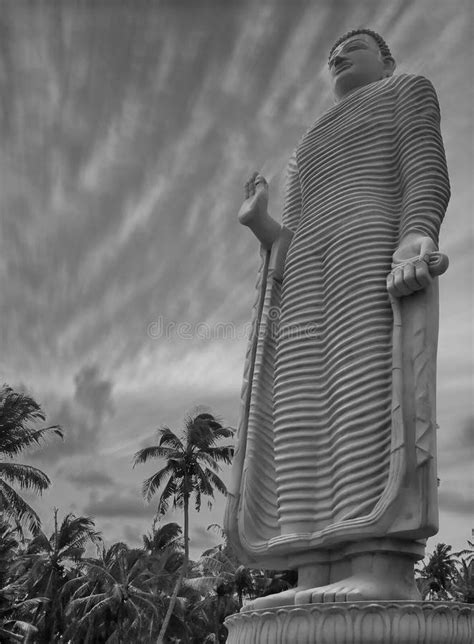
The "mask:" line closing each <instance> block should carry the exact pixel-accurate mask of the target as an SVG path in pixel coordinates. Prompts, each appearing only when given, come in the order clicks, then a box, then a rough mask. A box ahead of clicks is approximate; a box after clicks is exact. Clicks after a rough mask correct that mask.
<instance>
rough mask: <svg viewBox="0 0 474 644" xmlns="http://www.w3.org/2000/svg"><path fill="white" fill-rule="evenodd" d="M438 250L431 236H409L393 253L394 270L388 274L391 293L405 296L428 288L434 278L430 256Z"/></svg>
mask: <svg viewBox="0 0 474 644" xmlns="http://www.w3.org/2000/svg"><path fill="white" fill-rule="evenodd" d="M436 251H437V247H436V244H435V243H434V241H433V240H432V239H431V238H430V237H425V236H422V235H410V236H407V237H406V238H405V239H404V240H403V241H402V242H401V243H400V246H399V248H398V249H397V250H396V251H395V253H394V254H393V262H392V270H391V272H390V273H389V274H388V276H387V291H388V292H389V294H390V295H392V296H393V297H403V296H406V295H411V294H412V293H415V292H416V291H421V290H422V289H424V288H426V287H427V286H428V285H429V284H430V283H431V280H432V276H431V274H430V269H429V264H430V256H431V254H432V253H435V252H436Z"/></svg>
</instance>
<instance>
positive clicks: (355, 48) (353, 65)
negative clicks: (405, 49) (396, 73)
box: [329, 34, 395, 100]
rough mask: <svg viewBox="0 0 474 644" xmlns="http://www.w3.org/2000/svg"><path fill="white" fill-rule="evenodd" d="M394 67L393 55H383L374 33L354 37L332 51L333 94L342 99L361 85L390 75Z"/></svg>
mask: <svg viewBox="0 0 474 644" xmlns="http://www.w3.org/2000/svg"><path fill="white" fill-rule="evenodd" d="M394 67H395V63H394V61H393V60H392V59H391V58H388V59H385V60H384V59H383V58H382V54H381V53H380V49H379V47H378V45H377V42H376V41H375V40H374V39H373V38H372V36H369V35H368V34H356V35H355V36H351V37H350V38H348V39H347V40H344V42H342V43H341V44H340V45H339V46H338V47H337V48H336V49H335V50H334V51H333V53H332V54H331V58H330V59H329V72H330V74H331V77H332V84H333V90H334V94H335V96H336V98H337V99H338V100H339V99H341V98H343V97H344V96H346V95H347V94H350V93H351V92H353V91H354V90H355V89H357V88H358V87H362V86H363V85H368V84H369V83H373V82H375V81H378V80H381V79H382V78H384V77H385V76H391V75H392V73H393V69H394Z"/></svg>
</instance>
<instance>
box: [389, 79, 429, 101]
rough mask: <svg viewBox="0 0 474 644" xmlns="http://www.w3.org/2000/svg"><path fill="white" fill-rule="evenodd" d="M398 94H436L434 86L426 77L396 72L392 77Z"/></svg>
mask: <svg viewBox="0 0 474 644" xmlns="http://www.w3.org/2000/svg"><path fill="white" fill-rule="evenodd" d="M392 78H393V80H394V84H395V85H396V87H397V89H398V92H399V93H400V94H413V93H416V94H422V95H423V94H431V95H434V96H436V91H435V88H434V87H433V84H432V82H431V81H430V80H428V78H426V77H425V76H420V75H418V74H398V75H397V76H393V77H392Z"/></svg>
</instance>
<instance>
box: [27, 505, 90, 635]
mask: <svg viewBox="0 0 474 644" xmlns="http://www.w3.org/2000/svg"><path fill="white" fill-rule="evenodd" d="M57 515H58V512H57V510H55V511H54V531H53V533H52V535H51V536H50V537H49V538H48V537H47V536H46V535H45V533H44V532H43V531H42V530H38V532H37V534H36V535H35V536H34V538H33V539H32V540H31V541H30V543H29V545H28V548H27V550H26V553H25V554H24V555H23V556H22V557H20V561H19V566H21V568H22V573H23V579H24V580H25V584H26V589H27V596H28V598H30V599H33V598H36V597H39V596H41V597H45V598H47V599H48V600H49V601H48V604H47V606H46V608H45V609H44V610H42V607H41V606H40V607H39V608H38V611H37V615H36V617H37V619H38V625H39V627H40V630H41V633H42V637H43V638H44V641H46V642H53V641H55V639H54V638H55V636H56V633H57V632H61V631H62V626H63V606H62V604H61V589H62V587H63V585H64V584H65V582H66V581H67V580H68V577H69V576H70V571H71V569H74V567H77V565H78V563H79V562H80V560H81V557H82V555H83V554H84V551H85V548H86V546H87V545H88V544H95V545H97V544H98V543H100V541H101V537H100V534H99V533H98V532H96V530H95V526H94V522H93V521H92V519H90V518H88V517H75V516H74V515H73V514H68V515H66V516H65V517H64V519H63V521H62V523H61V525H60V526H59V525H58V516H57Z"/></svg>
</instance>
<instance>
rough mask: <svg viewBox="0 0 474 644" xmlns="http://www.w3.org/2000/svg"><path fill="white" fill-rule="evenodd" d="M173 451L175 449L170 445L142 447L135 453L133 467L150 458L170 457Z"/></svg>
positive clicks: (174, 451) (173, 453)
mask: <svg viewBox="0 0 474 644" xmlns="http://www.w3.org/2000/svg"><path fill="white" fill-rule="evenodd" d="M175 453H176V450H174V449H172V448H171V447H166V446H165V447H163V446H161V445H152V446H150V447H144V448H143V449H140V450H138V452H136V453H135V456H134V461H133V467H135V466H136V465H139V464H141V463H146V462H147V461H148V460H150V459H152V458H172V457H173V456H174V455H175Z"/></svg>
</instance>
